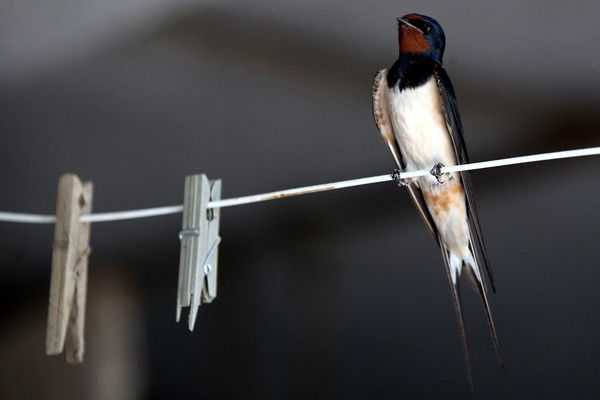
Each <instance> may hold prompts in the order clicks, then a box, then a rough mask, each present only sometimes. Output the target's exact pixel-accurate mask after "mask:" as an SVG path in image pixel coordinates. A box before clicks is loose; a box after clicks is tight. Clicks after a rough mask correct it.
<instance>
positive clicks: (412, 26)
mask: <svg viewBox="0 0 600 400" xmlns="http://www.w3.org/2000/svg"><path fill="white" fill-rule="evenodd" d="M398 22H399V23H401V24H402V25H404V26H407V27H409V28H413V29H416V30H418V31H419V32H421V30H420V29H419V28H417V27H416V26H414V25H413V24H411V23H410V22H408V21H407V20H406V19H404V18H398Z"/></svg>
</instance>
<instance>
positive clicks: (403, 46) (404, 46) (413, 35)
mask: <svg viewBox="0 0 600 400" xmlns="http://www.w3.org/2000/svg"><path fill="white" fill-rule="evenodd" d="M398 46H399V47H400V52H402V53H424V52H426V51H427V50H429V47H430V46H429V42H428V41H427V39H425V36H424V35H423V32H420V31H419V30H417V29H415V28H411V27H409V26H405V25H403V26H401V27H400V37H399V38H398Z"/></svg>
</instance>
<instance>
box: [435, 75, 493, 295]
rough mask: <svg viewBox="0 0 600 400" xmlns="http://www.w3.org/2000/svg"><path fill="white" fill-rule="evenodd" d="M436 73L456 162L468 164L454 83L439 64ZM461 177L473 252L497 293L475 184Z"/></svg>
mask: <svg viewBox="0 0 600 400" xmlns="http://www.w3.org/2000/svg"><path fill="white" fill-rule="evenodd" d="M434 73H435V77H436V81H437V86H438V89H439V91H440V97H441V99H442V108H443V112H444V117H445V118H446V125H447V127H448V131H449V132H450V136H451V138H452V144H453V146H454V154H455V156H456V161H457V163H458V164H468V163H469V158H468V156H467V149H466V146H465V141H464V138H463V128H462V123H461V120H460V114H459V112H458V104H457V102H456V95H455V93H454V88H453V86H452V81H450V77H449V76H448V74H447V73H446V70H445V69H444V68H443V67H442V66H441V65H439V64H436V66H435V68H434ZM460 177H461V180H462V183H463V186H464V188H465V195H466V198H467V213H468V217H469V228H470V231H471V236H472V238H471V239H472V240H471V242H472V243H471V246H472V247H473V249H472V250H473V252H474V256H475V257H476V259H477V264H478V265H481V264H483V265H484V266H485V270H486V271H487V274H488V277H489V279H490V285H491V287H492V290H493V291H494V292H495V291H496V287H495V285H494V275H493V273H492V269H491V267H490V263H489V261H488V257H487V251H486V249H485V243H484V241H483V235H482V233H481V225H480V224H479V216H478V214H477V208H476V206H475V196H474V192H473V183H472V181H471V173H470V172H469V171H462V172H460ZM473 236H474V237H473Z"/></svg>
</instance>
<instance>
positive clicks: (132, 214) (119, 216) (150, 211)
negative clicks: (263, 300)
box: [0, 147, 600, 224]
mask: <svg viewBox="0 0 600 400" xmlns="http://www.w3.org/2000/svg"><path fill="white" fill-rule="evenodd" d="M593 155H600V147H590V148H587V149H578V150H567V151H558V152H554V153H542V154H534V155H529V156H521V157H511V158H502V159H499V160H491V161H482V162H477V163H471V164H461V165H453V166H448V167H444V168H442V169H441V172H442V173H448V172H459V171H471V170H476V169H484V168H495V167H502V166H506V165H515V164H524V163H531V162H538V161H547V160H557V159H561V158H574V157H584V156H593ZM429 174H430V171H429V170H419V171H410V172H403V173H401V174H400V178H401V179H407V178H416V177H419V176H427V175H429ZM391 180H392V177H391V175H378V176H372V177H368V178H360V179H351V180H347V181H339V182H332V183H324V184H320V185H313V186H304V187H300V188H294V189H287V190H281V191H277V192H270V193H262V194H255V195H250V196H243V197H236V198H232V199H223V200H216V201H211V202H209V203H208V208H223V207H231V206H237V205H242V204H250V203H257V202H260V201H267V200H274V199H281V198H286V197H292V196H298V195H302V194H309V193H317V192H324V191H328V190H336V189H342V188H347V187H353V186H361V185H369V184H372V183H380V182H387V181H391ZM182 211H183V206H181V205H177V206H166V207H156V208H145V209H141V210H128V211H117V212H108V213H97V214H89V215H82V216H81V218H80V220H81V222H105V221H119V220H125V219H134V218H147V217H157V216H160V215H168V214H178V213H180V212H182ZM0 221H4V222H22V223H31V224H51V223H54V222H55V221H56V217H55V216H54V215H41V214H23V213H13V212H0Z"/></svg>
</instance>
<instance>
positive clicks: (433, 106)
mask: <svg viewBox="0 0 600 400" xmlns="http://www.w3.org/2000/svg"><path fill="white" fill-rule="evenodd" d="M445 42H446V39H445V35H444V31H443V30H442V27H441V26H440V24H439V23H438V22H437V21H436V20H434V19H433V18H430V17H427V16H424V15H419V14H408V15H405V16H404V17H402V18H399V19H398V47H399V56H398V59H397V60H396V62H395V63H394V65H392V67H391V68H390V69H389V70H388V69H382V70H381V71H379V72H378V73H377V75H376V77H375V83H374V87H373V114H374V117H375V123H376V125H377V127H378V128H379V131H380V133H381V135H382V136H383V139H384V140H385V142H386V144H387V145H388V147H389V149H390V150H391V152H392V155H393V157H394V160H395V162H396V165H397V167H398V169H397V170H396V174H395V175H396V178H398V177H399V172H400V171H415V170H429V169H431V174H430V175H428V176H424V177H419V178H413V179H411V180H410V181H399V182H398V183H399V184H402V185H403V186H406V188H407V189H408V192H409V194H410V196H411V198H412V200H413V202H414V203H415V205H416V206H417V209H418V211H419V213H420V214H421V217H422V218H423V220H424V221H425V224H426V225H427V227H428V228H429V230H430V231H431V233H433V236H434V238H435V239H436V241H437V243H438V245H439V247H440V249H441V251H442V256H443V260H444V265H445V267H446V272H447V275H448V281H449V283H450V288H451V293H452V298H453V301H454V309H455V311H456V317H457V321H458V328H459V332H460V339H461V341H462V346H463V351H464V358H465V367H466V371H467V379H468V383H469V387H470V389H471V390H473V382H472V377H471V364H470V360H469V353H468V349H467V337H466V333H465V326H464V319H463V312H462V305H461V298H460V291H459V289H460V288H459V283H460V277H461V274H464V275H465V276H466V277H467V279H468V281H469V283H471V286H473V287H474V289H475V290H476V292H477V293H478V294H479V295H480V297H481V301H482V304H483V309H484V311H485V315H486V319H487V322H488V325H489V328H490V333H491V336H492V342H493V345H494V349H495V351H496V356H497V358H498V361H499V363H500V366H501V368H502V371H503V373H504V377H505V380H506V383H507V386H508V377H507V374H506V369H505V368H504V363H503V361H502V356H501V354H500V346H499V344H498V335H497V333H496V327H495V325H494V320H493V319H492V314H491V310H490V305H489V302H488V294H487V288H486V283H485V279H484V273H483V269H485V270H486V271H487V274H488V277H489V281H490V286H491V288H492V290H494V291H495V288H494V283H493V276H492V273H491V270H490V267H489V262H488V258H487V255H486V250H485V244H484V242H483V237H482V234H481V228H480V225H479V218H478V217H477V210H476V208H475V201H474V198H473V189H472V183H471V177H470V175H469V172H468V171H467V172H460V173H451V174H441V173H440V172H441V168H442V167H443V166H444V165H456V164H457V163H458V164H465V163H468V162H469V161H468V158H467V151H466V148H465V143H464V140H463V134H462V124H461V121H460V115H459V112H458V106H457V101H456V95H455V93H454V89H453V87H452V82H451V81H450V77H449V76H448V74H447V73H446V70H445V69H444V67H443V65H442V58H443V55H444V49H445Z"/></svg>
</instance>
